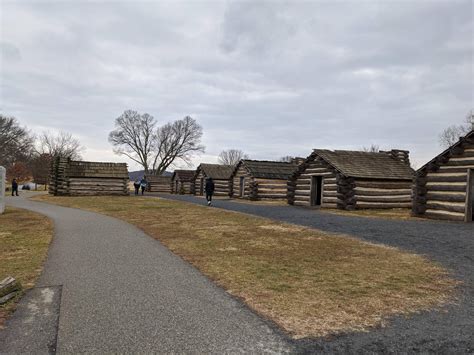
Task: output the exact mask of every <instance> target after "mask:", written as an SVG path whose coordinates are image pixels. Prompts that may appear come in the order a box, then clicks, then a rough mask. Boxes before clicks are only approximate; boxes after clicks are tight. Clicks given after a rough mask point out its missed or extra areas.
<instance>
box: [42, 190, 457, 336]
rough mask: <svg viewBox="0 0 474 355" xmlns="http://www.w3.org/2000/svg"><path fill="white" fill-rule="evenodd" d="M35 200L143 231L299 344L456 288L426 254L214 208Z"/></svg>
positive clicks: (428, 302)
mask: <svg viewBox="0 0 474 355" xmlns="http://www.w3.org/2000/svg"><path fill="white" fill-rule="evenodd" d="M34 199H35V200H40V201H46V202H49V203H54V204H58V205H62V206H70V207H76V208H82V209H87V210H91V211H95V212H99V213H103V214H106V215H110V216H113V217H117V218H120V219H123V220H125V221H127V222H129V223H131V224H134V225H136V226H138V227H139V228H141V229H143V230H144V231H145V232H146V233H148V234H149V235H150V236H152V237H153V238H156V239H158V240H159V241H161V242H162V243H163V244H164V245H165V246H167V247H168V248H169V249H170V250H172V251H173V252H174V253H176V254H178V255H180V256H181V257H183V258H184V259H185V260H187V261H189V262H190V263H192V264H193V265H195V266H196V267H197V268H198V269H199V270H200V271H201V272H202V273H204V274H205V275H207V276H208V277H210V278H211V279H212V280H214V281H215V282H217V283H218V284H219V285H221V286H222V287H223V288H225V289H226V290H227V291H228V292H229V293H230V294H232V295H235V296H236V297H239V298H240V299H242V300H243V301H244V302H245V303H246V304H247V305H248V306H249V307H251V308H252V309H254V310H255V311H256V312H258V313H260V314H261V315H263V316H265V317H267V318H270V319H272V320H273V321H274V322H276V323H277V324H278V325H279V326H280V327H282V328H283V329H284V330H286V331H287V332H288V333H290V334H291V335H292V336H294V337H295V338H302V337H316V336H326V335H330V334H338V333H342V332H349V331H363V330H366V329H368V328H370V327H373V326H377V325H381V324H383V321H384V320H385V319H386V318H387V317H390V316H393V315H398V314H411V313H414V312H418V311H420V310H425V309H430V308H433V307H438V306H441V305H443V304H445V303H446V302H449V301H450V300H451V299H452V297H453V293H454V290H455V287H456V285H457V282H456V281H454V280H452V279H451V278H450V277H449V275H448V272H447V271H446V270H445V269H443V268H442V267H441V266H439V265H438V264H436V263H434V262H432V261H430V260H428V259H426V258H425V257H423V256H420V255H415V254H412V253H408V252H404V251H401V250H398V249H396V248H391V247H387V246H383V245H375V244H371V243H366V242H362V241H360V240H357V239H355V238H351V237H350V236H344V235H338V236H336V235H332V234H328V233H325V232H322V231H319V230H315V229H310V228H304V227H299V226H294V225H289V224H284V223H277V222H275V221H271V220H269V219H264V218H259V217H254V216H250V215H246V214H241V213H236V212H230V211H224V210H220V209H217V208H209V207H204V206H197V205H194V204H189V203H184V202H176V201H169V200H164V199H158V198H141V197H136V198H135V197H52V196H39V197H35V198H34Z"/></svg>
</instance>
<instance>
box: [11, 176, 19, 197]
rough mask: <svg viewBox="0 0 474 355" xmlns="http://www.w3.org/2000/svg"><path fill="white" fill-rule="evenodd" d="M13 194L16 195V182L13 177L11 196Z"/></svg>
mask: <svg viewBox="0 0 474 355" xmlns="http://www.w3.org/2000/svg"><path fill="white" fill-rule="evenodd" d="M15 194H16V195H17V196H18V182H17V181H16V179H13V181H12V196H15Z"/></svg>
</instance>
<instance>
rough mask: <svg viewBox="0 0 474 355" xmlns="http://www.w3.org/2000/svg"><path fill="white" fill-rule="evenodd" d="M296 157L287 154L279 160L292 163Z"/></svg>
mask: <svg viewBox="0 0 474 355" xmlns="http://www.w3.org/2000/svg"><path fill="white" fill-rule="evenodd" d="M294 159H295V157H292V156H291V155H285V156H284V157H281V158H280V159H278V161H281V162H283V163H291V162H293V161H294Z"/></svg>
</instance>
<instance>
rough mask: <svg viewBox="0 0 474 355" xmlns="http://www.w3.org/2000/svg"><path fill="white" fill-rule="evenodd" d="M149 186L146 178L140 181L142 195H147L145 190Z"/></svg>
mask: <svg viewBox="0 0 474 355" xmlns="http://www.w3.org/2000/svg"><path fill="white" fill-rule="evenodd" d="M147 185H148V181H147V180H146V176H144V177H143V179H142V180H141V181H140V186H141V187H142V195H143V194H144V193H145V189H146V187H147Z"/></svg>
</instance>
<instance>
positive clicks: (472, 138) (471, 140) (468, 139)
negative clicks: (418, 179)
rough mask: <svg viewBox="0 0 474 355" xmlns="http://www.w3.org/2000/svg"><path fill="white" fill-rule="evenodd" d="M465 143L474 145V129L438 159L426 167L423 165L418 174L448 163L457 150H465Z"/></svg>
mask: <svg viewBox="0 0 474 355" xmlns="http://www.w3.org/2000/svg"><path fill="white" fill-rule="evenodd" d="M465 143H467V144H474V129H472V130H471V131H470V132H468V133H467V134H466V135H465V136H464V137H460V138H459V140H458V141H457V142H456V143H454V144H453V145H452V146H450V147H449V148H448V149H446V150H445V151H443V152H442V153H440V154H438V155H437V156H436V157H434V158H433V159H431V160H430V161H429V162H427V163H426V164H425V165H423V166H422V167H421V168H419V169H418V170H417V171H416V173H417V174H419V173H421V172H423V171H424V170H426V169H429V168H430V167H433V166H439V165H440V164H441V163H442V162H443V161H446V160H447V159H449V158H450V157H451V156H453V155H456V150H457V149H463V148H462V146H463V145H464V144H465Z"/></svg>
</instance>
